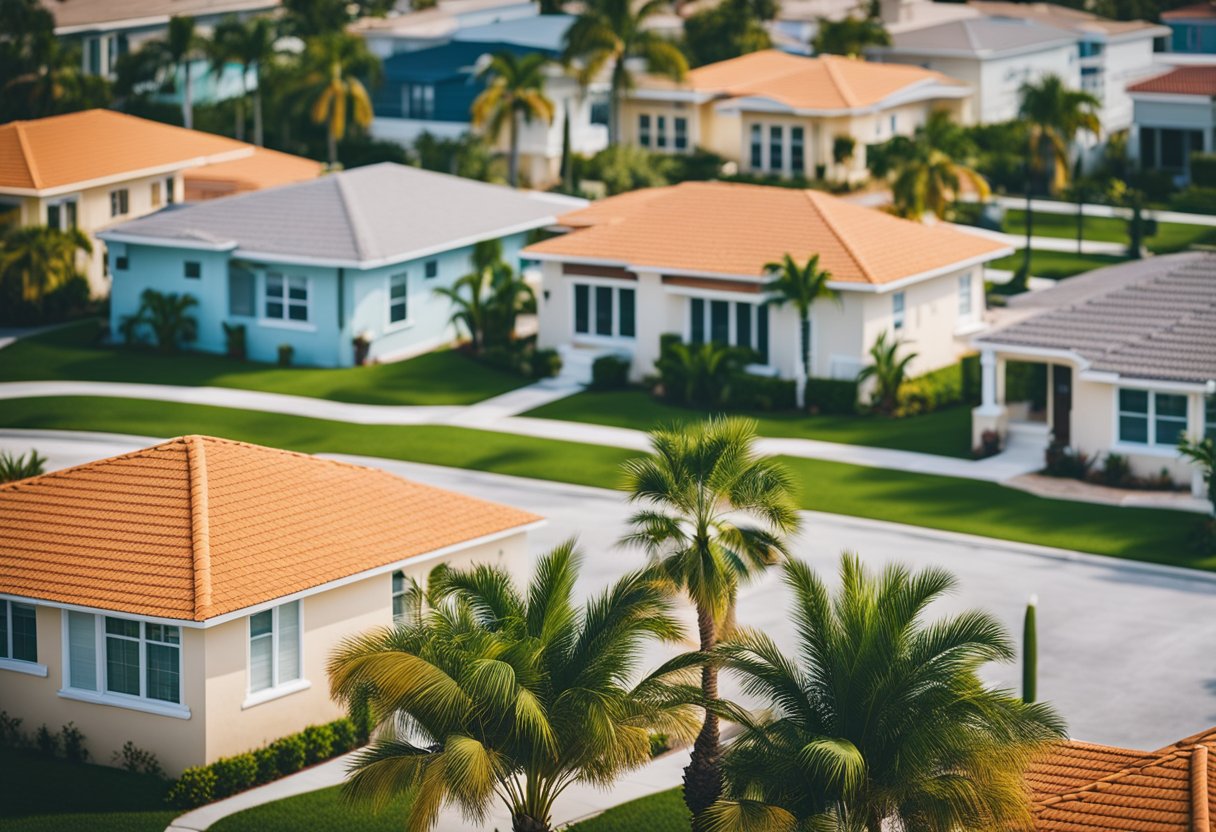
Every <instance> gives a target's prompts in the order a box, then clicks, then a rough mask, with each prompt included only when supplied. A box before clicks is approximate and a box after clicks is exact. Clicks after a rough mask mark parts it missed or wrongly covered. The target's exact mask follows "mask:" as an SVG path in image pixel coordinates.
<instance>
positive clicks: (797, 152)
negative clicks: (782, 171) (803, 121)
mask: <svg viewBox="0 0 1216 832" xmlns="http://www.w3.org/2000/svg"><path fill="white" fill-rule="evenodd" d="M805 146H806V142H805V136H804V133H803V129H802V128H801V127H791V128H790V170H791V171H792V172H793V174H794V175H795V176H798V175H800V174H803V173H805V172H806V151H805Z"/></svg>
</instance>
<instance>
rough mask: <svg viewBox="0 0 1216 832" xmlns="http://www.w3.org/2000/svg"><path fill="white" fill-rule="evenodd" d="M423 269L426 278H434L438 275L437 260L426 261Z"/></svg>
mask: <svg viewBox="0 0 1216 832" xmlns="http://www.w3.org/2000/svg"><path fill="white" fill-rule="evenodd" d="M425 269H426V271H425V276H426V277H435V276H436V275H437V274H439V261H438V260H427V261H426V266H425Z"/></svg>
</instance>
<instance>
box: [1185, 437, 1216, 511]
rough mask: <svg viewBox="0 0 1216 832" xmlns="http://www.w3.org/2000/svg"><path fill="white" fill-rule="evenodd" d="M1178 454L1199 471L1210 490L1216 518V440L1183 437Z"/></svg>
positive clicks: (1209, 493) (1209, 495) (1209, 498)
mask: <svg viewBox="0 0 1216 832" xmlns="http://www.w3.org/2000/svg"><path fill="white" fill-rule="evenodd" d="M1178 453H1179V454H1180V455H1181V456H1182V457H1183V458H1185V459H1187V460H1190V462H1191V463H1192V464H1193V465H1195V466H1196V467H1197V468H1198V469H1199V473H1200V475H1201V476H1202V477H1203V483H1204V485H1206V486H1207V488H1208V500H1210V501H1211V503H1212V516H1213V517H1216V439H1213V438H1212V437H1210V436H1209V437H1207V438H1204V439H1192V438H1191V437H1189V436H1183V437H1182V439H1180V440H1179V442H1178Z"/></svg>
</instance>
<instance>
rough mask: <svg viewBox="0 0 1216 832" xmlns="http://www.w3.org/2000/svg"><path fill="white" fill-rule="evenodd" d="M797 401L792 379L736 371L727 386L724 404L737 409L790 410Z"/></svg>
mask: <svg viewBox="0 0 1216 832" xmlns="http://www.w3.org/2000/svg"><path fill="white" fill-rule="evenodd" d="M796 403H797V389H796V385H795V383H794V382H792V381H786V380H785V379H780V378H770V377H768V376H757V375H753V374H752V373H748V372H737V373H735V374H733V375H732V376H731V378H730V383H729V386H728V387H727V395H726V406H727V407H730V408H735V409H738V410H765V411H772V410H791V409H793V408H794V407H795V406H796Z"/></svg>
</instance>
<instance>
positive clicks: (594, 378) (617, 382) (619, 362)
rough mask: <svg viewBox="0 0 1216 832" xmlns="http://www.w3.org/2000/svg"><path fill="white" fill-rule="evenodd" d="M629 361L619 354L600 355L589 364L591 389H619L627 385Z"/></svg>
mask: <svg viewBox="0 0 1216 832" xmlns="http://www.w3.org/2000/svg"><path fill="white" fill-rule="evenodd" d="M629 365H630V361H629V359H628V358H625V357H623V356H620V355H601V356H600V357H599V358H597V359H595V362H594V363H593V364H592V365H591V389H592V390H620V389H622V388H624V387H627V386H628V385H629Z"/></svg>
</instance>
